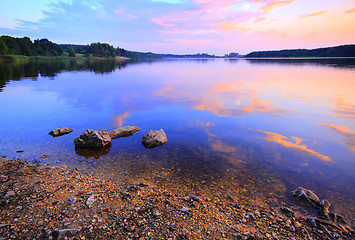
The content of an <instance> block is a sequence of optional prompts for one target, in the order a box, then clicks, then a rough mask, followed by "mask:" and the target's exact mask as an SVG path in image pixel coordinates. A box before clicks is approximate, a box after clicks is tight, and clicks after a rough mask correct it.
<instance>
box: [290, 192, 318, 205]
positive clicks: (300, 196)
mask: <svg viewBox="0 0 355 240" xmlns="http://www.w3.org/2000/svg"><path fill="white" fill-rule="evenodd" d="M292 196H293V197H294V198H296V200H297V201H298V202H299V203H301V204H303V205H306V206H309V207H313V208H318V207H319V205H320V204H319V198H318V196H317V195H316V194H315V193H314V192H312V191H311V190H308V189H305V188H303V187H298V188H297V189H296V190H294V191H293V192H292Z"/></svg>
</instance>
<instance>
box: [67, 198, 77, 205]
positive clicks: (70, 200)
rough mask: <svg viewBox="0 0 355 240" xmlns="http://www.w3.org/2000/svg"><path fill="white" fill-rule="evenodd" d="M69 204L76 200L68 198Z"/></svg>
mask: <svg viewBox="0 0 355 240" xmlns="http://www.w3.org/2000/svg"><path fill="white" fill-rule="evenodd" d="M68 201H69V204H73V203H75V202H76V198H69V200H68Z"/></svg>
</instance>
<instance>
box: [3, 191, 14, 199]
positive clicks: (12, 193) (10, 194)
mask: <svg viewBox="0 0 355 240" xmlns="http://www.w3.org/2000/svg"><path fill="white" fill-rule="evenodd" d="M14 196H15V193H14V192H13V191H7V193H6V194H5V196H4V198H10V197H14Z"/></svg>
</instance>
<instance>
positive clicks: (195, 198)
mask: <svg viewBox="0 0 355 240" xmlns="http://www.w3.org/2000/svg"><path fill="white" fill-rule="evenodd" d="M191 199H192V200H193V201H195V202H200V201H201V199H200V198H199V197H197V196H193V197H192V198H191Z"/></svg>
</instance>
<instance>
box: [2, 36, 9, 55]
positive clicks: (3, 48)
mask: <svg viewBox="0 0 355 240" xmlns="http://www.w3.org/2000/svg"><path fill="white" fill-rule="evenodd" d="M8 51H9V48H8V47H7V46H6V44H5V42H4V41H3V40H2V39H1V38H0V54H7V53H8Z"/></svg>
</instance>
